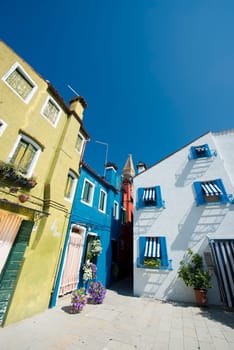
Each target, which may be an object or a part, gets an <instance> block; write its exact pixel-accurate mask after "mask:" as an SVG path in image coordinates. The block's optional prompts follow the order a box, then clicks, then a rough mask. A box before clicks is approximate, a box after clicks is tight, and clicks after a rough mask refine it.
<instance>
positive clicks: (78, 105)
mask: <svg viewBox="0 0 234 350" xmlns="http://www.w3.org/2000/svg"><path fill="white" fill-rule="evenodd" d="M86 107H87V103H86V101H85V99H84V97H82V96H76V97H74V98H73V99H72V100H70V110H71V111H74V112H75V113H76V114H77V115H78V116H79V117H80V119H81V120H82V119H83V112H84V109H85V108H86Z"/></svg>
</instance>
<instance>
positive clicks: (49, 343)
mask: <svg viewBox="0 0 234 350" xmlns="http://www.w3.org/2000/svg"><path fill="white" fill-rule="evenodd" d="M122 292H124V291H121V290H119V291H118V292H116V291H114V290H108V291H107V296H106V298H105V300H104V303H103V304H101V305H86V306H85V308H84V309H83V311H82V312H81V313H80V314H70V313H69V309H70V296H66V297H64V298H62V299H60V300H59V305H57V306H56V307H55V308H53V309H48V310H46V311H45V312H43V313H41V314H39V315H36V316H34V317H32V318H30V319H27V320H23V321H21V322H18V323H16V324H13V325H10V326H8V327H5V328H0V349H1V350H13V349H14V350H16V349H17V350H87V349H88V350H135V349H137V350H153V349H157V350H161V349H162V350H164V349H167V350H171V349H173V350H177V349H178V350H183V349H184V350H193V349H201V350H210V349H212V350H216V349H218V350H226V349H233V350H234V313H233V312H227V311H225V310H221V309H219V308H203V309H202V308H198V307H195V306H191V305H182V304H175V303H163V302H160V301H157V300H152V299H146V298H136V297H132V296H130V295H129V293H124V294H125V295H124V294H123V293H122ZM120 293H122V294H120Z"/></svg>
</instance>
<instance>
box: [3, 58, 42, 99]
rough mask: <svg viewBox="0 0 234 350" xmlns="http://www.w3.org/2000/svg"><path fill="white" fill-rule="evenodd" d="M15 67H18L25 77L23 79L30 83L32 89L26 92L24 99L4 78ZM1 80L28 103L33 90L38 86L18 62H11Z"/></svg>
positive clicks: (33, 92)
mask: <svg viewBox="0 0 234 350" xmlns="http://www.w3.org/2000/svg"><path fill="white" fill-rule="evenodd" d="M16 69H18V70H19V71H20V73H21V74H22V75H23V77H24V78H25V80H27V81H28V82H29V83H30V84H31V85H32V90H31V92H30V93H29V94H28V96H27V97H26V99H23V97H21V96H20V95H19V94H18V93H17V91H16V90H15V89H14V88H13V87H12V86H11V85H10V84H8V82H7V81H6V79H7V78H8V77H9V75H10V74H11V73H12V72H14V71H15V70H16ZM2 80H3V81H4V83H5V84H6V85H7V86H8V87H9V88H10V89H11V90H12V91H13V92H14V93H15V94H16V95H17V96H18V97H19V98H20V99H21V100H22V101H23V102H24V103H26V104H28V103H29V102H30V100H31V98H32V97H33V95H34V94H35V92H36V90H37V88H38V86H37V84H36V83H35V82H34V81H33V80H32V78H30V76H29V75H28V74H27V73H26V71H25V70H24V69H23V67H22V66H21V65H20V64H19V63H18V62H15V63H14V64H13V66H12V67H11V68H10V70H9V71H8V72H7V73H6V74H5V75H4V76H3V77H2Z"/></svg>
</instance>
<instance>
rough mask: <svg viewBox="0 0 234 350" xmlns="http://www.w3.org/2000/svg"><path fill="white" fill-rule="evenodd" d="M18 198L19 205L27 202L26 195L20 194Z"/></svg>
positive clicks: (27, 197)
mask: <svg viewBox="0 0 234 350" xmlns="http://www.w3.org/2000/svg"><path fill="white" fill-rule="evenodd" d="M18 198H19V200H20V202H21V203H24V202H27V200H28V199H29V196H28V195H27V194H20V195H19V197H18Z"/></svg>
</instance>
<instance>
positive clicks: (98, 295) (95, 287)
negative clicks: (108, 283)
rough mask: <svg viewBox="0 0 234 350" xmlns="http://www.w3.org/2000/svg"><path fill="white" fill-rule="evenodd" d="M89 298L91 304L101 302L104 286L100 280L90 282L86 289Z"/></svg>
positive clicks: (104, 291) (104, 294)
mask: <svg viewBox="0 0 234 350" xmlns="http://www.w3.org/2000/svg"><path fill="white" fill-rule="evenodd" d="M88 294H89V300H90V302H91V303H93V304H102V302H103V300H104V298H105V296H106V288H105V287H104V286H103V284H102V283H101V282H91V283H90V285H89V289H88Z"/></svg>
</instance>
